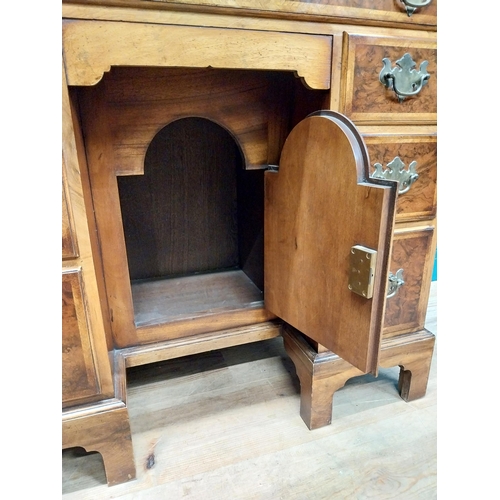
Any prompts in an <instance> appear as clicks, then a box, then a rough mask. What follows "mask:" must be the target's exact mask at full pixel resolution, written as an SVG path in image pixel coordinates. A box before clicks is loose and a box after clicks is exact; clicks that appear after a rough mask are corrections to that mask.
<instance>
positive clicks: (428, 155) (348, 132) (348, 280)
mask: <svg viewBox="0 0 500 500" xmlns="http://www.w3.org/2000/svg"><path fill="white" fill-rule="evenodd" d="M372 4H373V2H369V1H368V0H361V1H356V2H354V1H350V0H330V1H320V0H318V1H309V2H305V1H301V0H296V1H293V0H290V1H269V2H253V1H249V0H248V1H247V0H242V1H238V2H235V1H229V0H227V1H224V0H221V1H217V2H216V1H212V0H205V1H191V0H177V1H168V0H165V1H160V0H158V1H139V0H115V1H113V0H109V1H105V0H102V1H99V0H95V1H83V0H80V1H79V2H78V1H75V2H73V1H65V2H63V5H62V14H63V16H62V17H63V19H62V21H63V22H62V25H63V26H62V47H63V58H62V102H63V108H62V110H63V130H62V134H63V135H62V138H63V140H62V165H63V168H62V171H63V172H62V179H63V182H62V199H63V202H62V215H63V219H62V222H63V231H62V248H63V252H62V291H63V308H62V313H63V329H62V330H63V331H62V340H63V350H62V352H63V374H62V382H63V386H62V387H63V390H62V400H63V447H65V448H66V447H73V446H82V447H84V448H85V449H87V450H88V451H90V450H96V451H98V452H100V453H101V454H102V456H103V461H104V465H105V469H106V474H107V478H108V483H109V484H116V483H120V482H123V481H127V480H129V479H132V478H134V477H135V465H134V456H133V449H132V441H131V435H130V425H129V419H128V412H127V404H126V368H127V367H131V366H137V365H141V364H145V363H151V362H155V361H161V360H165V359H169V358H174V357H181V356H185V355H188V354H194V353H200V352H204V351H207V350H213V349H220V348H223V347H229V346H234V345H238V344H242V343H247V342H255V341H260V340H264V339H269V338H272V337H276V336H278V335H282V336H283V339H284V343H285V348H286V350H287V352H288V354H289V356H290V357H291V359H292V360H293V362H294V364H295V367H296V371H297V374H298V377H299V379H300V383H301V409H300V412H301V415H302V418H303V419H304V421H305V423H306V424H307V426H308V427H309V428H310V429H314V428H318V427H321V426H324V425H327V424H329V423H330V422H331V418H332V399H333V395H334V393H335V391H336V390H337V389H339V388H340V387H342V386H343V385H344V383H345V382H346V380H347V379H349V378H350V377H354V376H357V375H360V374H364V373H368V372H370V373H373V374H376V373H377V369H378V367H380V366H382V367H390V366H398V365H399V366H400V367H401V372H400V383H399V389H400V393H401V397H402V398H403V399H405V400H407V401H409V400H412V399H415V398H419V397H422V396H424V394H425V391H426V386H427V379H428V373H429V367H430V362H431V358H432V352H433V347H434V336H433V335H432V334H431V333H430V332H428V331H426V330H425V329H424V320H425V312H426V306H427V300H428V295H429V289H430V282H431V273H432V264H433V257H434V252H435V240H436V84H437V67H436V2H435V1H433V2H429V1H427V0H412V1H411V2H410V0H407V1H405V2H403V1H396V0H391V1H389V0H385V1H381V2H377V3H376V5H377V6H376V7H374V6H373V5H372Z"/></svg>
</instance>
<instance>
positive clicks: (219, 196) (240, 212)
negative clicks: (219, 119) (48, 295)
mask: <svg viewBox="0 0 500 500" xmlns="http://www.w3.org/2000/svg"><path fill="white" fill-rule="evenodd" d="M118 188H119V196H120V206H121V213H122V221H123V231H124V236H125V243H126V249H127V260H128V267H129V273H130V278H131V280H132V281H133V280H145V279H152V278H165V277H166V278H168V277H178V276H187V275H193V274H199V273H208V272H215V271H222V270H234V269H241V270H243V271H245V272H246V273H247V274H248V275H249V276H250V277H251V279H252V281H254V283H255V284H256V285H257V286H258V287H259V288H260V289H262V279H263V278H262V274H263V268H262V266H263V265H262V261H263V240H262V230H263V171H259V170H256V171H253V170H250V171H249V170H245V169H244V161H243V157H242V153H241V149H240V147H239V145H238V144H237V142H236V141H235V138H234V137H233V136H232V134H230V133H229V131H228V130H226V129H225V128H224V127H222V126H221V125H219V124H217V123H215V122H214V121H212V120H209V119H206V118H201V117H184V118H181V119H178V120H175V121H173V122H171V123H169V124H168V125H166V126H164V127H163V128H162V129H161V130H159V131H158V133H157V134H156V135H155V136H154V138H153V140H152V141H151V143H150V144H149V146H148V148H147V152H146V155H145V162H144V173H143V175H135V176H119V177H118Z"/></svg>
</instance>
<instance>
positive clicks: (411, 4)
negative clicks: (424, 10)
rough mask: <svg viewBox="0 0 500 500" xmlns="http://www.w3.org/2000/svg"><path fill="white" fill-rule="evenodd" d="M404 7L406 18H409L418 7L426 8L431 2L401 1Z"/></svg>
mask: <svg viewBox="0 0 500 500" xmlns="http://www.w3.org/2000/svg"><path fill="white" fill-rule="evenodd" d="M401 1H402V2H403V3H404V5H405V7H406V13H407V14H408V17H410V16H411V15H412V14H413V13H414V12H415V11H416V10H417V9H418V8H419V7H426V6H427V5H429V4H430V3H431V0H401Z"/></svg>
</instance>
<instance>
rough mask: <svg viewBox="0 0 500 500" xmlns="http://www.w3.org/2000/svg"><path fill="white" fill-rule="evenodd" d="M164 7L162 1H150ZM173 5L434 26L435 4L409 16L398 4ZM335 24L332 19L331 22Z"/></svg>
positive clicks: (274, 0) (209, 1)
mask: <svg viewBox="0 0 500 500" xmlns="http://www.w3.org/2000/svg"><path fill="white" fill-rule="evenodd" d="M153 1H156V2H158V3H159V4H161V5H163V6H165V4H166V1H165V0H153ZM175 3H176V4H187V5H190V6H191V7H192V6H194V5H198V6H200V7H201V8H202V9H204V10H206V9H207V7H216V8H224V9H228V8H229V9H238V10H240V11H249V10H250V11H251V13H252V15H257V16H258V15H261V16H262V15H264V16H266V17H269V15H270V14H269V13H270V12H272V15H273V16H274V17H284V15H286V14H290V13H292V14H294V15H295V16H301V15H302V16H304V17H307V19H309V18H310V17H311V16H318V17H319V16H321V17H322V18H323V20H324V18H325V17H332V18H342V19H346V18H347V19H357V20H359V19H367V20H368V19H371V20H374V21H379V22H385V23H401V24H402V25H404V26H408V25H419V24H421V25H425V26H436V23H437V0H432V1H431V2H430V4H429V5H426V6H425V7H419V8H418V9H417V10H416V11H415V12H414V13H413V14H412V15H411V16H408V13H407V11H406V8H405V6H404V4H403V2H401V1H399V0H377V1H376V2H374V1H373V0H285V1H283V0H266V1H265V2H264V1H261V2H256V1H255V0H238V1H237V2H235V0H176V2H175ZM332 20H334V19H332Z"/></svg>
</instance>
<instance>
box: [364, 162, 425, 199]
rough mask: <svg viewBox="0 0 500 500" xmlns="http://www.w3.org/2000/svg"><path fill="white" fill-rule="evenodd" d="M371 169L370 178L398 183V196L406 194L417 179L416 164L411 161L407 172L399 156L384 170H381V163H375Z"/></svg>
mask: <svg viewBox="0 0 500 500" xmlns="http://www.w3.org/2000/svg"><path fill="white" fill-rule="evenodd" d="M373 168H374V169H375V171H374V172H373V173H372V175H371V176H372V178H374V179H386V180H392V181H398V182H399V186H398V192H399V194H404V193H406V192H408V191H409V190H410V188H411V186H412V184H413V183H414V182H415V181H416V180H417V179H418V174H417V170H416V169H417V162H416V161H412V162H411V163H410V165H409V166H408V170H405V164H404V163H403V162H402V161H401V159H400V158H399V156H396V157H395V158H394V160H392V161H391V162H389V163H388V164H387V168H386V169H385V170H383V167H382V164H381V163H375V164H374V165H373Z"/></svg>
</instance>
